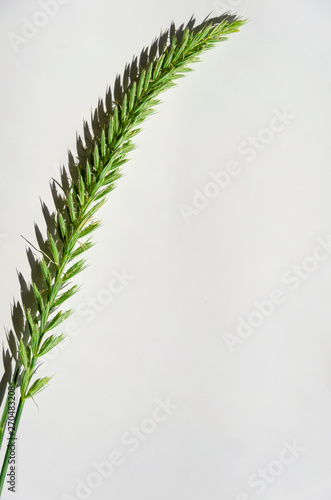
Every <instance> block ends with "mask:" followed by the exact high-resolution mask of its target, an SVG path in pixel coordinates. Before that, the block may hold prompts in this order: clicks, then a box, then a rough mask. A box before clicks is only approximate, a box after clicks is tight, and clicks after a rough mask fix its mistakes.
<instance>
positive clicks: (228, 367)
mask: <svg viewBox="0 0 331 500" xmlns="http://www.w3.org/2000/svg"><path fill="white" fill-rule="evenodd" d="M223 5H224V6H222V5H221V2H214V3H213V1H211V0H210V1H208V0H203V1H202V0H200V1H188V0H184V1H181V2H178V1H174V0H168V1H167V2H160V1H155V0H154V1H153V2H152V1H148V0H142V1H140V2H135V1H131V0H127V1H126V2H122V3H120V2H109V1H106V0H94V1H93V2H88V1H86V0H83V1H82V0H81V1H78V0H69V1H68V2H67V3H66V4H63V5H60V6H59V10H58V12H57V14H56V15H55V16H54V17H53V18H49V19H48V20H47V22H46V25H45V26H44V27H42V28H38V29H37V33H36V34H35V36H33V37H32V38H31V39H29V40H27V43H20V44H19V46H18V47H17V51H15V50H14V47H13V44H12V43H11V42H10V39H9V37H8V35H9V34H10V33H15V34H17V35H21V30H22V26H23V24H24V22H25V21H24V18H26V19H28V20H30V21H31V20H33V19H36V17H34V16H36V15H37V13H38V12H40V11H42V7H41V5H40V2H38V1H34V0H29V1H24V2H23V1H22V0H21V1H16V2H10V1H9V0H6V1H3V2H1V6H0V25H1V49H0V50H1V94H0V113H1V124H0V127H1V130H0V137H1V184H0V200H1V201H0V209H1V223H0V233H1V242H0V250H1V260H0V266H1V268H0V275H1V282H0V295H1V300H0V304H1V306H0V307H1V322H2V323H3V325H4V327H6V328H10V326H11V319H10V303H11V300H12V298H13V297H16V298H19V286H18V280H17V273H16V270H17V269H19V270H21V271H23V273H24V274H25V276H26V278H28V277H29V268H28V264H27V259H26V255H25V248H26V245H25V242H24V241H23V239H22V238H21V237H20V234H23V235H24V236H25V237H26V238H28V239H29V240H33V241H35V239H34V238H35V237H34V229H33V222H34V221H36V222H37V223H38V224H40V225H41V226H42V227H43V225H42V224H43V219H42V215H41V210H40V202H39V196H40V197H41V198H42V199H43V200H45V201H46V202H47V203H49V204H50V205H51V196H50V190H49V188H48V180H49V179H50V178H51V177H52V176H57V174H56V172H57V167H56V165H58V164H60V163H61V162H62V163H66V151H67V147H70V148H73V149H74V148H75V133H76V131H78V132H79V133H81V132H82V123H83V118H87V119H88V118H89V116H90V112H91V110H93V109H94V107H95V106H96V105H97V100H98V97H101V96H103V95H104V92H105V89H106V86H107V84H112V83H113V81H114V79H115V76H116V74H117V73H121V72H122V70H123V69H124V65H125V63H126V62H129V61H130V60H131V58H132V56H133V55H134V54H137V53H139V52H140V50H141V48H142V47H143V46H147V45H149V44H150V42H151V41H152V39H153V38H154V37H155V36H158V34H159V32H160V29H165V28H167V27H168V26H169V24H170V22H171V21H172V20H175V21H176V23H177V24H178V25H179V24H180V23H181V22H187V21H188V20H189V18H190V17H191V15H192V14H195V15H196V17H197V20H198V21H199V22H200V21H202V20H203V19H204V17H205V16H206V15H208V14H209V13H210V12H211V11H214V12H215V13H217V14H220V13H221V12H223V11H224V10H234V11H236V12H238V13H239V14H240V15H242V16H243V17H249V18H250V21H249V23H248V24H247V25H246V26H244V27H243V28H242V30H241V32H240V33H237V34H235V35H232V36H231V38H230V40H229V41H227V42H226V43H222V44H219V45H218V46H217V47H215V48H214V49H213V50H212V51H209V52H208V53H206V54H205V55H204V56H203V57H202V61H201V62H200V63H198V64H196V65H195V71H194V72H193V73H191V74H190V75H188V77H187V78H185V79H183V80H181V81H180V83H179V85H178V86H177V87H176V88H173V89H171V90H170V91H167V92H166V93H164V94H163V96H162V99H163V101H164V102H163V104H161V105H160V106H159V107H158V110H157V114H155V115H154V116H152V117H151V118H150V119H149V120H148V121H147V122H146V123H145V125H144V130H143V132H142V133H141V134H140V135H139V136H137V140H136V142H137V144H138V146H139V147H138V149H137V150H136V151H134V152H133V153H132V154H131V158H132V160H130V162H128V163H127V164H126V166H125V168H124V169H123V172H124V174H125V177H124V178H122V179H121V180H120V181H119V183H118V186H117V188H116V190H115V191H114V193H113V194H112V195H111V196H110V199H109V201H108V203H107V205H106V206H105V207H103V209H102V211H101V212H100V217H101V218H102V220H103V227H102V228H101V229H100V230H98V232H97V233H96V234H95V241H96V246H95V247H94V248H93V249H92V250H90V251H89V255H88V260H89V264H90V266H89V268H88V269H87V270H86V271H85V272H84V273H83V274H81V275H80V276H79V282H81V283H82V282H84V286H83V287H82V290H81V291H80V292H79V294H77V295H76V296H75V298H74V300H73V301H72V304H73V306H74V307H76V308H79V307H80V311H81V312H83V314H81V315H79V314H78V313H76V314H75V315H74V316H73V317H72V320H71V328H72V332H74V333H75V334H76V336H75V337H73V336H72V335H71V336H70V337H69V339H70V340H69V343H68V345H67V346H66V347H65V348H64V349H62V350H58V353H57V355H56V356H55V357H54V359H53V360H48V362H47V366H45V367H44V370H43V371H42V372H41V373H42V374H43V376H45V375H49V374H50V375H51V374H55V376H54V378H53V379H52V381H51V385H50V387H49V388H48V389H47V390H45V391H44V392H43V393H41V394H40V395H39V396H38V397H37V398H36V403H37V405H38V407H37V406H36V405H35V404H34V403H33V401H31V400H30V401H28V402H27V404H26V407H25V410H24V414H23V418H22V421H21V425H20V429H19V433H18V438H19V439H18V455H17V458H18V470H17V475H18V478H17V493H16V495H13V494H12V493H10V492H7V491H6V490H5V493H4V495H3V498H4V499H7V498H17V499H18V500H32V499H33V500H39V499H40V500H44V499H47V500H68V499H71V500H72V499H77V498H83V495H82V494H80V495H79V494H78V493H77V491H76V492H75V489H76V486H77V484H78V483H77V479H80V480H81V481H83V482H84V483H85V484H86V482H87V481H91V478H92V477H94V479H95V476H91V474H92V473H93V472H94V473H95V469H94V466H93V463H94V462H97V463H100V462H102V461H105V460H109V454H110V453H111V452H112V451H114V450H118V451H119V452H121V454H122V457H123V460H122V464H121V465H119V466H117V467H115V468H114V471H113V473H112V475H111V476H110V477H109V478H107V479H103V480H102V484H100V485H99V486H98V487H97V488H95V489H93V491H91V493H89V494H86V498H93V499H95V500H98V499H102V500H103V499H112V500H155V499H158V500H206V499H208V500H219V499H222V500H250V499H256V498H262V499H263V500H273V499H281V500H299V499H300V500H329V499H330V498H331V483H330V460H331V427H330V418H331V415H330V413H331V399H330V398H331V392H330V379H331V341H330V339H331V310H330V301H331V285H330V278H331V255H330V254H328V253H327V252H326V251H324V253H323V252H322V251H320V253H319V254H318V255H320V256H322V255H323V258H324V257H325V260H324V261H323V262H319V263H318V264H317V265H316V267H317V268H316V270H314V271H311V272H309V273H308V274H307V276H308V277H307V279H299V280H298V286H297V289H296V290H293V288H294V282H293V281H292V282H291V283H292V284H290V283H289V282H286V279H285V278H284V273H286V272H287V274H286V276H287V277H289V276H292V278H293V274H291V273H293V272H294V271H293V269H292V270H291V268H292V266H296V265H300V266H302V264H303V263H304V265H305V266H309V265H311V266H313V265H314V261H312V260H306V259H307V258H308V257H311V256H313V254H314V251H315V250H316V248H317V247H318V244H319V243H318V239H319V238H322V239H324V240H325V241H326V239H327V236H328V235H329V234H331V201H330V200H331V185H330V183H331V174H330V161H329V159H330V152H331V151H330V128H331V127H330V104H331V98H330V79H331V70H330V43H331V31H330V20H331V19H330V18H331V7H330V3H329V2H328V1H327V0H314V1H313V0H310V1H308V0H300V1H299V0H291V1H285V0H279V1H277V2H271V0H268V1H266V0H263V1H262V0H236V1H234V0H231V1H230V0H228V3H227V2H226V0H225V1H224V4H223ZM275 109H276V110H278V112H283V110H284V109H286V110H287V113H289V114H290V115H291V119H289V120H288V124H286V125H284V126H283V127H282V131H279V132H277V133H276V132H275V133H273V132H271V134H270V132H269V133H268V132H266V131H265V130H264V131H263V129H265V128H269V123H270V120H272V118H273V116H274V114H275V111H274V110H275ZM272 123H277V125H278V127H280V125H281V122H280V121H277V122H274V121H273V122H272ZM259 134H260V135H259ZM268 134H269V135H268ZM271 135H273V137H272V138H271V139H270V137H271ZM250 136H251V137H260V138H261V137H262V139H264V140H265V138H267V139H268V140H269V139H270V140H269V142H268V144H265V145H262V147H261V144H262V143H261V142H259V144H260V149H261V150H260V151H257V152H256V155H255V158H254V159H253V161H248V159H249V158H248V156H249V155H248V154H245V153H244V152H243V148H244V150H245V146H243V144H242V143H243V141H247V140H248V138H249V137H250ZM265 142H266V141H265ZM240 148H241V149H240ZM232 160H236V161H237V162H238V164H239V166H240V173H239V174H238V175H237V176H232V177H231V179H230V182H229V184H228V186H227V187H226V188H224V189H221V190H220V191H219V194H218V195H217V196H215V197H214V198H213V199H209V200H208V199H207V202H205V205H206V206H205V207H204V208H203V209H201V210H198V211H197V212H199V213H195V214H194V215H192V216H191V217H190V218H189V221H188V223H187V222H185V220H184V218H183V216H182V214H181V211H180V206H181V205H182V204H186V205H190V206H193V205H192V203H193V197H194V193H196V192H197V191H195V190H198V191H199V192H201V193H203V191H204V189H205V188H206V185H207V184H208V182H210V180H211V178H210V175H209V173H210V172H211V171H214V172H216V173H217V172H220V171H221V170H224V169H225V168H226V166H227V164H228V162H230V161H232ZM57 178H58V177H57ZM207 189H208V188H207ZM51 206H52V205H51ZM315 263H316V261H315ZM123 269H125V271H126V273H127V274H128V275H129V276H130V277H132V280H130V281H129V282H128V284H127V286H125V287H123V290H121V292H120V293H118V294H117V295H114V296H113V299H112V301H111V302H110V303H109V304H107V305H101V304H100V297H103V298H104V297H105V296H106V295H105V292H104V290H105V289H107V288H108V287H109V282H110V280H111V279H112V277H113V272H114V271H115V272H117V273H121V272H122V271H123ZM117 285H118V282H117ZM118 286H119V285H118ZM108 289H109V288H108ZM275 289H279V290H281V292H282V293H283V303H282V304H278V305H277V306H275V308H274V309H275V310H274V312H273V314H271V315H270V317H268V318H263V321H262V324H261V325H260V326H259V327H256V328H254V329H253V330H252V331H251V332H250V336H249V337H248V338H246V339H245V340H244V341H243V342H242V343H240V344H239V343H238V344H236V345H234V347H233V349H232V352H230V349H229V346H228V345H227V343H226V341H225V338H229V337H225V335H226V333H230V334H233V335H237V333H236V330H237V327H238V321H239V320H238V318H242V319H243V320H247V319H248V317H250V318H252V317H253V316H254V315H253V316H252V313H253V312H254V311H255V310H256V304H255V301H258V302H259V303H261V302H262V301H264V300H266V299H268V298H269V297H270V294H271V293H272V291H273V290H275ZM89 298H90V299H95V300H96V301H97V303H96V305H97V307H98V309H99V310H98V312H97V311H95V310H94V309H93V308H92V307H91V306H88V305H87V302H86V301H87V300H88V299H89ZM87 310H89V311H90V312H89V313H87V312H86V311H87ZM91 311H92V312H91ZM250 315H251V316H250ZM92 316H93V320H92V321H90V322H89V321H88V319H89V317H91V318H92ZM68 323H69V322H68ZM77 334H78V335H77ZM2 338H3V339H4V340H5V333H4V330H3V333H2ZM237 338H238V337H237ZM4 345H5V344H4ZM167 398H169V399H170V401H171V403H172V404H173V405H174V406H177V408H176V409H174V410H173V412H172V414H171V415H169V416H168V418H167V419H166V420H165V421H164V422H162V423H159V424H157V428H156V430H155V432H154V433H152V434H150V435H148V436H147V439H145V440H144V441H143V442H140V443H139V446H138V449H137V450H136V451H135V452H131V451H130V447H129V446H128V445H124V444H123V442H121V439H122V436H123V434H124V433H126V432H131V430H130V429H131V428H132V426H140V425H141V423H142V422H143V424H144V425H145V424H146V418H149V417H150V416H151V415H152V413H153V411H154V409H155V408H156V407H157V406H158V403H157V402H156V400H163V401H165V400H166V399H167ZM146 425H147V424H146ZM293 441H296V442H297V444H298V445H299V446H300V450H301V451H300V452H299V453H298V454H297V455H299V456H297V457H293V461H292V463H291V464H287V465H282V464H281V463H280V462H278V465H277V463H276V465H275V463H274V461H275V460H276V461H277V460H279V457H280V455H281V456H284V454H283V455H282V450H284V446H285V444H284V443H285V442H287V443H288V444H291V443H292V444H293ZM288 457H289V455H287V458H288ZM268 467H271V469H270V470H271V471H274V472H275V471H276V473H277V467H278V471H279V475H278V476H277V477H276V475H275V474H274V475H270V473H269V476H268V477H269V478H271V479H270V483H267V481H266V480H262V485H263V484H264V485H266V488H265V491H263V492H262V493H260V494H259V492H258V491H259V490H260V489H263V486H262V485H261V481H260V483H259V484H260V488H258V487H257V486H255V487H254V486H252V485H251V484H249V483H248V478H249V477H250V476H252V475H254V474H255V475H256V476H254V477H257V475H258V474H259V472H258V470H259V468H268ZM281 467H282V470H280V468H281ZM251 481H252V478H251ZM241 493H245V495H242V496H240V494H241ZM66 495H67V496H66Z"/></svg>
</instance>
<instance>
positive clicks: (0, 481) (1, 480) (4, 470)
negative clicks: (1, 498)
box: [0, 398, 25, 495]
mask: <svg viewBox="0 0 331 500" xmlns="http://www.w3.org/2000/svg"><path fill="white" fill-rule="evenodd" d="M24 403H25V400H24V399H22V398H20V401H19V403H18V408H17V411H16V415H15V420H14V426H13V431H12V433H11V435H10V437H9V438H8V445H7V450H6V455H5V458H4V461H3V465H2V469H1V473H0V495H1V493H2V489H3V485H4V482H5V479H6V474H7V469H8V462H9V458H10V454H11V451H12V446H13V445H14V446H15V440H16V433H17V428H18V425H19V422H20V419H21V415H22V411H23V406H24Z"/></svg>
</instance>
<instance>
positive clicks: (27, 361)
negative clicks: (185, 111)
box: [0, 14, 246, 493]
mask: <svg viewBox="0 0 331 500" xmlns="http://www.w3.org/2000/svg"><path fill="white" fill-rule="evenodd" d="M245 22H246V21H245V20H242V19H240V18H238V17H237V16H234V15H230V14H224V15H223V16H221V17H218V18H211V19H207V20H205V21H204V22H203V23H202V24H200V25H199V26H195V20H194V19H193V18H192V19H191V20H190V21H189V23H188V24H187V25H186V26H185V27H184V25H182V26H181V27H180V28H178V29H175V26H174V25H173V24H172V25H171V27H170V30H167V31H166V32H165V33H163V34H161V36H160V38H159V40H156V41H155V42H154V43H153V44H152V45H151V47H150V49H149V51H147V49H145V50H144V51H143V52H142V54H141V56H140V61H139V65H138V63H137V58H136V59H134V60H133V63H132V64H131V66H129V67H127V68H126V72H125V73H124V77H123V84H120V81H119V79H117V81H116V82H115V87H114V98H112V94H111V92H110V90H109V91H108V93H107V96H106V110H105V109H104V106H103V104H102V102H99V106H98V110H97V111H96V113H95V115H94V123H93V120H92V127H93V131H94V135H93V136H92V134H91V133H90V131H89V129H88V128H87V127H86V129H85V145H84V146H82V142H81V140H80V139H79V140H78V146H80V147H81V149H82V151H83V153H82V152H81V153H80V154H79V156H78V161H73V158H72V157H71V158H70V157H69V171H65V170H63V171H62V185H60V184H55V183H54V184H53V186H52V192H53V197H54V200H55V205H56V210H55V212H54V213H53V214H52V216H51V219H52V224H51V223H50V221H48V232H47V238H46V240H45V241H42V242H41V243H40V242H39V241H38V242H39V250H40V252H41V255H42V257H41V258H40V259H39V260H36V261H35V265H36V267H37V271H38V272H39V275H40V276H41V281H40V282H38V280H34V279H32V283H31V287H30V292H31V294H32V296H33V299H34V305H33V307H32V306H31V307H28V306H27V305H26V304H24V301H23V309H24V311H23V312H24V327H25V329H26V335H25V336H23V335H22V336H21V338H20V339H19V340H18V341H17V351H18V356H17V365H16V370H15V373H14V375H13V378H12V385H14V386H15V387H20V399H19V404H18V408H17V411H16V415H15V423H14V431H13V434H12V435H11V439H14V438H15V436H16V432H17V428H18V424H19V420H20V418H21V414H22V410H23V407H24V404H25V401H26V400H27V399H29V398H33V397H34V396H35V395H36V394H38V393H39V392H40V391H42V390H43V389H44V388H45V387H46V386H47V385H48V383H49V380H50V378H49V377H44V378H35V372H36V371H37V369H38V363H39V360H40V358H42V357H43V356H44V355H45V354H46V353H47V352H49V351H50V350H52V349H53V348H54V347H55V346H56V345H58V344H59V343H60V342H61V341H62V340H63V339H64V335H63V334H53V333H52V330H53V329H54V328H56V327H57V326H58V325H60V324H61V323H62V322H63V321H64V320H65V319H67V318H68V316H69V315H70V314H71V312H72V311H71V310H65V311H63V310H59V308H60V306H62V305H63V303H64V302H65V301H66V300H67V299H69V298H70V297H71V296H72V295H73V294H74V293H75V292H76V291H77V290H78V286H77V285H73V286H71V285H70V282H71V280H72V278H74V277H75V276H76V275H77V274H78V273H80V272H81V271H82V270H83V269H84V268H85V267H86V262H85V259H82V258H80V257H81V254H82V253H84V252H85V251H86V250H88V249H89V248H90V247H91V246H92V241H91V239H90V238H89V236H90V234H91V233H93V231H95V230H96V229H97V228H98V227H99V225H100V222H99V221H95V219H94V215H95V214H96V212H97V210H98V209H99V208H100V207H101V206H102V205H103V204H104V203H105V201H106V198H107V195H108V194H109V193H110V192H111V191H112V190H113V189H114V187H115V183H116V181H117V180H118V179H119V178H120V177H121V173H120V168H121V166H122V165H123V164H124V163H125V162H126V161H127V154H128V153H129V152H130V151H131V150H132V149H133V148H134V144H133V142H132V139H133V137H134V136H135V135H136V134H137V133H138V132H139V131H140V129H139V125H140V124H141V123H142V122H143V121H144V120H145V119H146V118H147V117H148V116H149V115H150V114H151V113H152V112H153V110H154V107H155V106H156V105H157V104H158V102H159V101H158V99H157V96H158V94H159V93H160V92H162V91H164V90H166V89H168V88H170V87H172V86H173V85H175V83H174V81H175V80H176V79H178V78H181V77H182V76H184V75H185V73H186V72H187V71H190V70H191V69H190V68H189V67H188V64H190V63H193V62H196V61H198V60H199V55H200V54H201V53H202V52H204V51H205V50H207V49H210V48H211V47H212V46H213V45H215V44H216V43H217V42H219V41H223V40H226V39H227V36H228V35H229V34H231V33H234V32H236V31H238V30H239V28H240V27H241V26H242V25H243V24H244V23H245ZM70 160H71V161H70ZM70 163H71V165H70ZM59 187H60V189H61V192H60V193H59V191H58V188H59ZM46 222H47V221H46ZM87 238H88V239H87ZM7 418H8V400H7V401H6V403H5V406H4V410H3V415H2V419H1V424H0V441H2V438H3V434H4V430H5V426H6V421H7ZM8 450H9V447H7V452H6V456H5V459H4V462H3V466H2V470H1V474H0V493H1V491H2V488H3V484H4V481H5V477H6V471H7V467H8V453H9V451H8Z"/></svg>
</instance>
